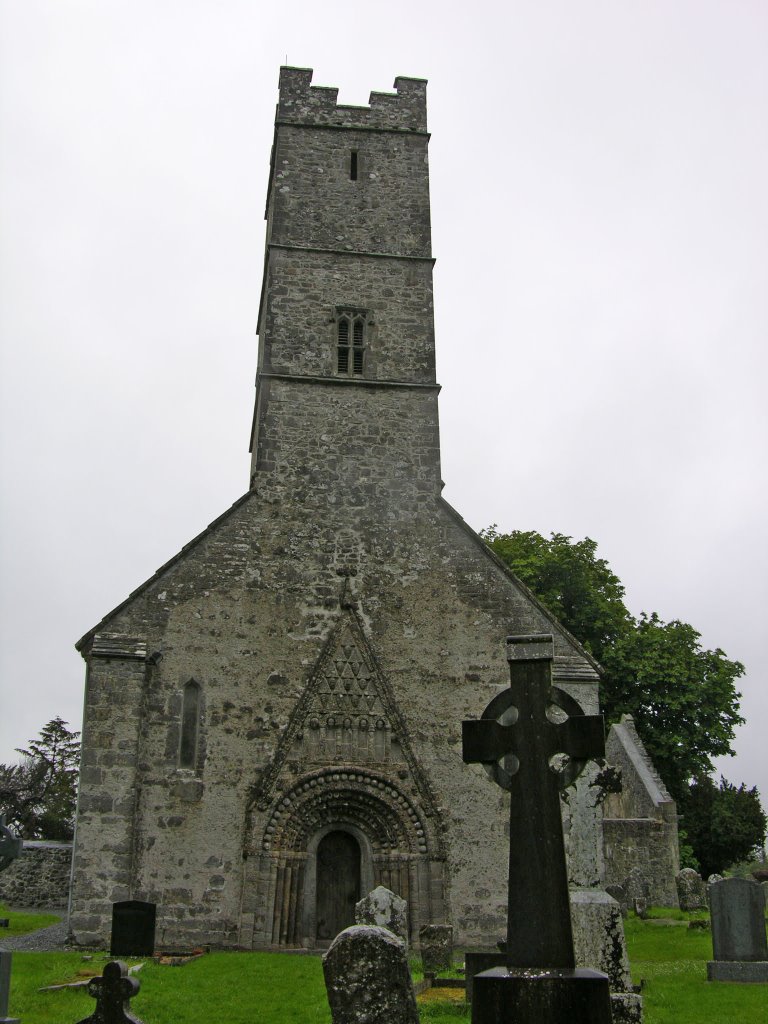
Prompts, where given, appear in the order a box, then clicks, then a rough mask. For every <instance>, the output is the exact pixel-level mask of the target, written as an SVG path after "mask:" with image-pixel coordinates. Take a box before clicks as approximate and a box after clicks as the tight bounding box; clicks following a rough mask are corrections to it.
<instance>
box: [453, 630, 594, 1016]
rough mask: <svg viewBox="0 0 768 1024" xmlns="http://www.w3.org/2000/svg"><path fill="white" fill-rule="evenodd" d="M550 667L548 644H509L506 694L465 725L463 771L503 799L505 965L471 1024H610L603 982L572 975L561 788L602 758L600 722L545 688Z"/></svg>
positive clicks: (483, 978)
mask: <svg viewBox="0 0 768 1024" xmlns="http://www.w3.org/2000/svg"><path fill="white" fill-rule="evenodd" d="M553 657H554V645H553V640H552V636H551V635H537V636H516V637H508V638H507V659H508V661H509V665H510V686H509V689H508V690H504V691H502V693H500V694H499V695H498V696H497V697H495V698H494V699H493V700H492V701H491V703H490V704H489V705H488V707H487V708H486V709H485V711H484V712H483V714H482V718H481V720H480V721H468V722H464V723H463V757H464V761H465V762H466V763H468V764H472V763H480V764H482V765H483V766H484V768H485V769H486V771H487V772H488V774H489V775H490V776H491V778H492V779H493V780H494V782H496V783H497V784H498V785H499V786H501V787H502V788H503V789H506V790H508V791H509V793H510V832H509V889H508V906H507V940H506V948H505V949H504V950H503V954H504V958H505V965H504V966H503V967H496V968H491V969H490V970H487V971H482V972H481V973H480V974H477V975H476V976H475V978H474V982H473V995H472V1022H473V1024H562V1022H563V1021H567V1022H568V1024H610V1022H611V1000H610V990H609V986H608V976H607V975H605V974H603V973H602V972H601V971H593V970H589V969H586V968H576V967H575V959H574V951H573V934H572V930H571V914H570V907H569V894H568V873H567V867H566V860H565V845H564V842H563V827H562V818H561V812H560V784H561V783H562V784H564V785H569V784H570V783H571V782H573V781H574V780H575V779H576V777H577V776H578V774H579V772H580V771H581V770H582V768H583V767H584V765H585V764H586V762H587V760H589V759H590V758H597V757H601V756H602V755H603V753H604V752H605V734H604V730H603V719H602V715H584V713H583V711H582V709H581V707H580V706H579V705H578V703H577V702H576V701H575V700H574V699H573V698H572V697H571V696H570V695H569V694H567V693H566V692H565V691H563V690H561V689H560V688H559V687H555V686H553V685H552V659H553ZM551 705H554V706H555V707H557V708H560V710H561V711H562V712H565V715H566V716H567V717H566V718H565V721H552V720H551V719H550V717H549V716H548V711H549V708H550V706H551ZM553 717H554V715H553ZM561 755H566V756H567V760H566V762H565V765H564V767H563V768H562V770H561V771H560V772H556V771H555V770H554V769H553V768H552V767H551V765H552V764H553V761H555V760H556V759H558V757H559V756H561Z"/></svg>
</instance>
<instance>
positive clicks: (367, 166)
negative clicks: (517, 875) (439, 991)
mask: <svg viewBox="0 0 768 1024" xmlns="http://www.w3.org/2000/svg"><path fill="white" fill-rule="evenodd" d="M310 79H311V72H305V71H302V70H301V69H283V70H282V71H281V98H280V106H279V110H278V121H277V125H276V145H275V151H274V157H273V175H272V181H271V186H270V198H269V202H268V226H267V231H268V236H267V263H266V281H265V288H264V298H263V302H262V311H261V313H260V316H259V332H260V356H259V368H260V374H259V383H258V386H257V408H256V416H255V421H256V431H255V443H254V465H253V470H252V472H253V475H252V489H251V490H250V491H249V492H248V493H247V494H246V495H244V496H243V498H242V499H240V500H239V501H238V502H236V503H235V505H234V506H233V507H232V508H231V509H230V510H229V511H228V512H227V513H225V514H224V515H223V516H222V517H220V518H219V519H218V520H217V521H216V522H215V523H214V524H212V525H211V527H209V528H208V529H207V530H205V531H204V532H203V533H202V534H201V535H200V536H199V537H198V538H196V539H195V540H194V541H193V542H192V543H190V544H188V545H186V546H185V547H184V548H183V549H182V550H181V552H179V554H178V555H177V556H175V557H174V558H172V559H171V560H170V562H168V563H167V565H166V566H164V567H163V568H162V569H161V570H159V571H158V573H156V574H155V576H153V577H152V578H151V579H150V580H148V581H147V582H146V583H145V584H144V585H142V586H140V587H139V588H138V589H137V590H135V591H134V592H133V594H132V595H131V596H130V598H129V599H128V600H127V601H126V602H124V603H123V604H122V605H120V606H119V607H118V608H117V609H115V610H114V611H113V612H112V613H110V614H109V615H108V616H107V617H106V618H105V619H104V620H103V621H102V622H101V623H100V624H99V625H98V626H97V627H95V628H94V629H93V630H91V631H90V632H89V633H88V634H87V635H86V636H85V637H84V638H83V640H82V641H81V643H80V649H81V651H82V653H83V655H84V657H85V658H86V660H87V662H88V664H89V677H88V687H87V694H86V713H85V723H86V724H85V726H84V731H83V765H84V768H83V775H82V784H81V799H80V812H79V825H78V831H77V849H76V853H75V872H74V891H73V902H72V906H73V913H72V920H71V927H72V929H73V931H74V934H75V936H76V938H77V939H78V941H81V942H89V943H90V942H93V941H96V936H97V935H98V936H102V937H105V936H106V934H108V928H109V903H110V901H111V900H113V899H127V898H133V899H144V900H151V901H153V902H156V903H157V904H158V942H159V943H162V944H165V945H172V944H179V945H186V944H197V943H211V944H213V945H219V946H228V947H233V946H244V947H246V948H251V947H261V946H265V945H270V944H273V945H280V946H283V947H284V946H285V945H290V944H294V943H299V944H300V943H302V942H303V941H304V940H306V939H309V940H310V941H314V938H315V935H314V933H313V931H312V924H313V921H312V907H311V906H308V905H307V903H308V901H311V899H312V898H313V893H314V892H315V890H316V887H317V877H316V874H313V872H315V869H316V868H317V860H318V858H317V856H316V853H317V849H318V843H319V842H320V841H321V839H322V837H323V836H324V834H325V832H326V831H328V830H329V829H334V828H343V829H345V830H346V831H347V833H348V834H349V835H352V836H354V837H355V841H357V842H359V845H360V850H361V857H362V858H363V861H364V864H363V867H364V870H365V872H367V877H371V876H372V877H374V878H378V879H380V880H382V881H385V882H386V881H387V880H389V881H391V880H392V879H396V880H397V885H398V886H407V888H408V892H409V898H410V900H411V913H412V919H413V920H414V921H417V922H418V923H421V924H426V923H444V922H445V921H447V922H448V923H451V924H453V926H454V929H455V934H456V937H457V941H458V942H460V943H463V944H474V945H488V944H491V945H493V943H495V942H496V940H497V939H498V938H500V937H501V936H502V934H503V933H504V930H505V916H506V893H505V884H506V862H507V853H508V836H507V832H508V826H509V809H508V796H507V795H506V794H505V793H503V792H502V791H500V790H499V789H498V788H497V787H495V786H494V785H493V784H492V783H491V782H490V781H489V780H488V778H487V776H486V774H485V772H484V771H483V770H482V768H481V767H480V766H478V765H471V766H467V765H464V763H463V761H462V757H461V722H462V720H463V719H466V718H472V717H479V715H480V714H481V713H482V711H483V709H484V708H485V706H486V705H487V703H488V702H489V700H490V699H491V698H492V697H493V696H494V695H495V694H496V693H497V692H498V691H499V689H500V688H503V687H506V686H507V685H508V682H509V673H508V667H507V663H506V659H505V638H506V636H507V634H509V633H537V632H546V633H553V635H554V646H555V667H554V668H555V678H556V680H557V682H558V685H561V686H563V687H564V688H565V689H567V690H568V691H569V692H570V693H572V695H573V696H574V697H575V698H576V699H577V700H579V701H580V702H581V704H582V706H583V707H584V709H585V710H586V711H587V712H591V711H594V710H596V707H597V699H598V698H597V693H598V691H597V681H598V674H597V670H596V668H595V666H594V664H593V663H592V662H591V661H590V659H589V658H588V657H587V656H586V655H585V653H584V652H583V651H582V650H581V649H580V648H579V646H578V644H576V642H575V641H574V640H573V639H572V638H571V637H569V636H568V634H567V633H566V632H565V631H564V630H563V629H562V627H560V626H559V624H558V623H556V622H555V621H554V620H553V619H552V618H551V617H550V615H549V613H548V612H546V610H545V609H544V608H543V607H542V606H541V605H540V604H539V603H538V602H537V601H536V599H535V598H533V596H532V595H531V594H530V593H529V592H528V591H527V590H526V589H525V588H524V587H523V586H522V585H521V584H520V583H519V582H518V581H516V580H515V579H514V577H512V576H511V574H510V573H509V572H508V571H507V570H506V569H505V568H504V567H503V566H502V565H501V564H500V563H499V562H498V560H497V559H495V557H494V556H493V555H492V554H491V553H490V552H489V551H488V549H487V548H486V547H485V546H484V545H483V544H482V542H481V541H480V540H479V538H478V537H477V536H476V535H475V534H474V533H473V532H472V531H471V530H470V529H469V528H468V527H467V526H466V524H465V523H464V522H463V521H462V520H461V518H460V517H459V516H458V515H457V514H456V513H455V512H454V511H453V510H452V509H451V508H450V507H449V506H448V505H447V504H446V503H445V502H444V501H443V500H442V499H441V497H440V490H441V479H440V461H439V454H440V453H439V442H438V418H437V391H438V388H437V385H436V384H435V382H434V335H433V311H432V288H431V259H430V249H429V187H428V168H427V163H426V144H427V137H426V135H424V134H423V133H424V132H425V130H426V118H425V108H424V95H425V93H424V83H422V82H418V81H416V80H405V79H398V81H397V83H396V85H397V89H398V92H397V95H396V96H391V97H381V96H380V95H375V96H374V97H373V98H372V106H371V108H370V109H368V108H343V107H341V108H339V107H335V106H334V104H335V92H334V91H333V90H315V89H311V88H310V85H309V82H310ZM288 121H289V122H290V124H287V123H286V122H288ZM307 121H312V122H313V123H314V126H313V127H309V128H303V127H301V128H300V127H298V125H300V124H303V123H306V122H307ZM345 125H352V126H353V128H354V131H350V132H348V131H347V130H346V129H345V127H344V126H345ZM363 129H366V130H367V132H364V131H363ZM409 133H410V134H409ZM353 147H357V148H358V150H359V154H358V155H359V170H360V172H361V174H362V177H360V176H359V177H358V180H357V181H354V180H352V179H351V178H350V174H349V167H348V163H347V161H348V157H349V153H350V150H351V148H353ZM284 160H287V163H284V162H283V161H284ZM372 175H373V177H372ZM334 224H335V228H334V227H333V225H334ZM332 231H335V233H332ZM382 246H386V249H387V254H386V255H385V256H382V257H378V256H377V257H372V256H371V255H370V252H371V251H372V250H376V251H379V250H380V249H381V247H382ZM353 250H354V251H353ZM409 255H412V256H413V258H411V259H409V258H406V257H408V256H409ZM344 304H349V305H352V306H355V307H362V308H365V309H367V310H369V311H370V312H371V313H372V314H373V316H372V319H373V329H372V331H371V333H370V334H369V337H368V342H369V348H368V350H367V353H366V357H367V358H366V366H365V374H364V376H363V378H362V379H361V378H355V379H352V378H348V379H340V378H339V377H338V376H336V375H335V373H334V360H335V356H334V349H335V339H334V335H333V330H332V327H331V326H330V321H331V319H332V316H333V312H334V309H335V307H336V306H337V305H344ZM331 654H333V659H331ZM356 659H357V660H356ZM331 660H333V666H334V667H333V669H331V668H330V667H329V665H330V661H331ZM351 664H354V665H355V666H356V668H355V672H357V673H359V672H363V669H362V668H361V665H364V667H365V671H364V672H363V674H362V675H359V674H355V672H352V670H351V669H350V670H349V672H348V671H347V669H348V668H349V666H350V665H351ZM350 672H351V674H350ZM334 673H336V674H334ZM345 673H346V674H345ZM329 679H330V680H331V682H333V683H334V686H336V689H333V687H331V686H330V683H329V682H328V680H329ZM190 682H194V683H195V684H196V685H197V687H199V692H200V694H201V701H202V703H201V707H202V710H201V714H200V716H199V723H198V724H199V730H200V735H199V740H198V748H197V757H196V759H195V762H194V763H195V767H194V769H186V768H185V769H182V768H180V766H179V733H180V727H181V722H180V713H181V695H182V693H183V692H184V688H185V686H187V684H189V683H190ZM321 684H322V685H321ZM361 685H362V689H361ZM324 687H325V689H324ZM339 694H343V695H344V697H345V699H346V698H347V697H348V698H349V702H350V704H351V707H352V708H353V709H354V710H351V711H350V712H349V714H346V712H345V711H344V710H343V709H344V708H345V707H346V705H345V704H344V702H343V701H339V699H338V695H339ZM353 697H354V698H355V699H356V700H357V701H358V705H355V704H354V702H353V701H352V698H353ZM362 700H364V701H366V702H367V701H372V702H373V704H372V705H371V708H372V709H373V710H371V713H370V716H369V715H367V714H366V715H362V713H361V712H360V710H359V702H360V701H362ZM333 702H335V703H333ZM377 702H378V703H377ZM331 705H333V707H334V708H341V709H342V710H341V711H339V712H338V714H337V711H336V710H328V709H329V708H330V707H331ZM374 710H375V713H374ZM347 718H348V719H349V721H348V722H347V721H345V719H347ZM363 719H365V723H366V724H365V726H363ZM366 730H368V732H366ZM592 781H593V776H591V775H587V776H586V777H585V778H584V779H582V780H581V781H580V782H579V784H578V786H577V789H576V791H575V792H572V793H571V794H569V800H568V805H567V808H566V812H567V813H566V819H567V829H568V848H569V855H570V865H569V866H570V877H571V879H572V881H573V882H575V883H576V884H579V885H582V886H595V885H596V884H597V883H598V880H599V877H600V873H601V863H600V853H599V851H600V832H599V809H598V805H599V796H600V793H599V789H598V787H596V786H592ZM318 793H319V794H320V797H316V794H318ZM366 815H367V816H366ZM392 884H395V883H392ZM286 908H287V909H286ZM283 909H285V913H283Z"/></svg>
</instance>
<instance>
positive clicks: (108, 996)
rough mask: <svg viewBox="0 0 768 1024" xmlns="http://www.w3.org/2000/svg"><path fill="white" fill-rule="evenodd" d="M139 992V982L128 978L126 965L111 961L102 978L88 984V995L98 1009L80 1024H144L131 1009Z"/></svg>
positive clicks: (92, 979)
mask: <svg viewBox="0 0 768 1024" xmlns="http://www.w3.org/2000/svg"><path fill="white" fill-rule="evenodd" d="M138 991H139V982H138V981H137V980H136V978H129V977H128V968H127V967H126V966H125V964H124V963H122V962H121V961H120V960H112V961H110V963H108V964H107V965H106V967H105V968H104V970H103V972H102V975H101V977H100V978H91V980H90V981H89V982H88V995H89V996H93V998H94V999H95V1000H96V1009H95V1010H94V1011H93V1013H92V1014H91V1016H90V1017H84V1018H83V1019H82V1020H81V1021H79V1022H78V1024H142V1022H141V1021H140V1020H139V1018H138V1017H134V1015H133V1014H132V1013H131V1009H130V1000H131V999H133V997H134V996H135V995H136V993H137V992H138Z"/></svg>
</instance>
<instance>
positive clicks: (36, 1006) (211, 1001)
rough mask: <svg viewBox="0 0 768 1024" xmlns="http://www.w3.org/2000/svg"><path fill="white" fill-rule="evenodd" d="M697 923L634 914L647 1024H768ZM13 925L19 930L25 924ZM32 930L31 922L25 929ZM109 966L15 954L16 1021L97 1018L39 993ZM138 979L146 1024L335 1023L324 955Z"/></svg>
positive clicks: (77, 956) (277, 956) (209, 961)
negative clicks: (717, 959)
mask: <svg viewBox="0 0 768 1024" xmlns="http://www.w3.org/2000/svg"><path fill="white" fill-rule="evenodd" d="M0 916H9V917H11V918H12V921H13V919H14V918H17V917H20V916H21V915H14V914H11V913H9V912H6V911H4V912H3V914H2V915H0ZM695 916H696V915H684V914H681V912H680V911H676V912H670V911H664V910H653V911H652V917H651V919H650V920H647V921H641V920H640V919H638V918H636V917H635V916H634V915H630V916H629V918H628V919H627V920H626V922H625V927H626V934H627V944H628V948H629V955H630V961H631V964H632V975H633V979H634V981H635V982H636V983H639V982H640V981H641V979H642V980H643V981H644V983H645V984H644V988H643V997H644V1002H645V1020H646V1024H734V1022H735V1021H738V1022H739V1024H763V1022H764V1020H765V1008H766V1005H767V1003H768V986H766V985H733V984H724V983H710V982H707V981H706V980H705V979H706V961H707V960H709V959H711V956H712V940H711V936H710V932H709V931H708V930H706V929H698V928H696V929H689V928H688V927H687V924H688V919H689V918H690V917H695ZM32 923H35V922H32ZM43 923H46V924H47V923H50V920H47V921H45V922H43ZM13 926H14V928H18V927H20V925H19V923H18V922H16V921H13ZM29 926H30V921H29V919H28V918H27V920H26V921H25V922H24V924H23V925H22V927H24V929H25V930H30V927H29ZM16 934H19V932H18V931H17V932H16ZM0 942H1V939H0ZM107 959H108V958H107V956H106V955H99V954H97V955H95V956H94V959H93V960H90V961H84V960H83V955H82V954H81V953H70V952H66V953H22V952H17V953H14V955H13V976H12V982H11V1005H10V1010H11V1012H12V1013H13V1014H15V1015H16V1016H17V1017H20V1018H21V1020H22V1021H29V1022H31V1021H34V1022H35V1024H74V1022H75V1021H78V1020H81V1019H82V1018H83V1017H86V1016H87V1015H89V1014H90V1013H92V1012H93V1009H94V1005H95V1004H94V1001H93V1000H92V999H91V998H90V997H89V996H88V995H87V994H86V992H85V991H84V990H82V989H62V990H59V991H55V992H42V993H41V992H38V989H40V988H41V987H43V986H45V985H52V984H57V983H63V982H69V981H73V980H76V979H77V977H78V972H83V971H89V972H90V973H101V970H102V969H103V967H104V964H105V963H106V962H107ZM141 962H142V961H129V963H141ZM136 976H137V977H138V978H139V980H140V981H141V991H140V992H139V994H138V996H137V997H136V999H135V1000H134V1001H133V1003H132V1010H133V1012H134V1013H135V1014H136V1016H137V1017H139V1018H140V1019H141V1020H143V1021H144V1022H145V1024H203V1022H206V1021H208V1020H210V1019H212V1018H215V1019H217V1020H221V1021H226V1022H227V1024H252V1021H253V1020H254V1009H255V1008H258V1011H259V1012H258V1019H259V1020H263V1021H265V1024H330V1013H329V1011H328V1006H327V1002H326V998H325V989H324V986H323V979H322V971H321V965H320V959H319V957H315V956H300V955H298V956H296V955H290V954H282V953H212V954H209V955H207V956H204V957H201V958H200V959H198V960H195V961H193V962H191V963H188V964H187V965H186V966H184V967H168V966H162V965H158V964H155V963H154V962H151V961H144V966H143V967H142V968H141V970H140V971H139V972H138V974H137V975H136ZM433 995H436V993H434V992H433ZM420 1013H421V1019H422V1022H423V1024H455V1022H456V1021H457V1020H465V1021H469V1014H468V1012H467V1011H466V1009H465V1007H464V1005H463V1004H462V1003H461V1002H455V1001H449V998H448V996H447V997H446V999H445V1000H434V999H430V1000H429V1001H427V1002H424V1003H420Z"/></svg>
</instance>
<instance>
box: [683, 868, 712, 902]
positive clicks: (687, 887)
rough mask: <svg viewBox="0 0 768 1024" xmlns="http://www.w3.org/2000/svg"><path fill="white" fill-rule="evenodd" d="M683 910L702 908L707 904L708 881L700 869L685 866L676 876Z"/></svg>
mask: <svg viewBox="0 0 768 1024" xmlns="http://www.w3.org/2000/svg"><path fill="white" fill-rule="evenodd" d="M675 882H676V883H677V898H678V900H679V902H680V909H681V910H701V909H703V908H704V907H706V906H707V883H706V882H705V881H704V880H703V879H702V877H701V875H700V874H699V873H698V871H694V870H693V868H683V870H682V871H679V872H678V873H677V875H676V876H675Z"/></svg>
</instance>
